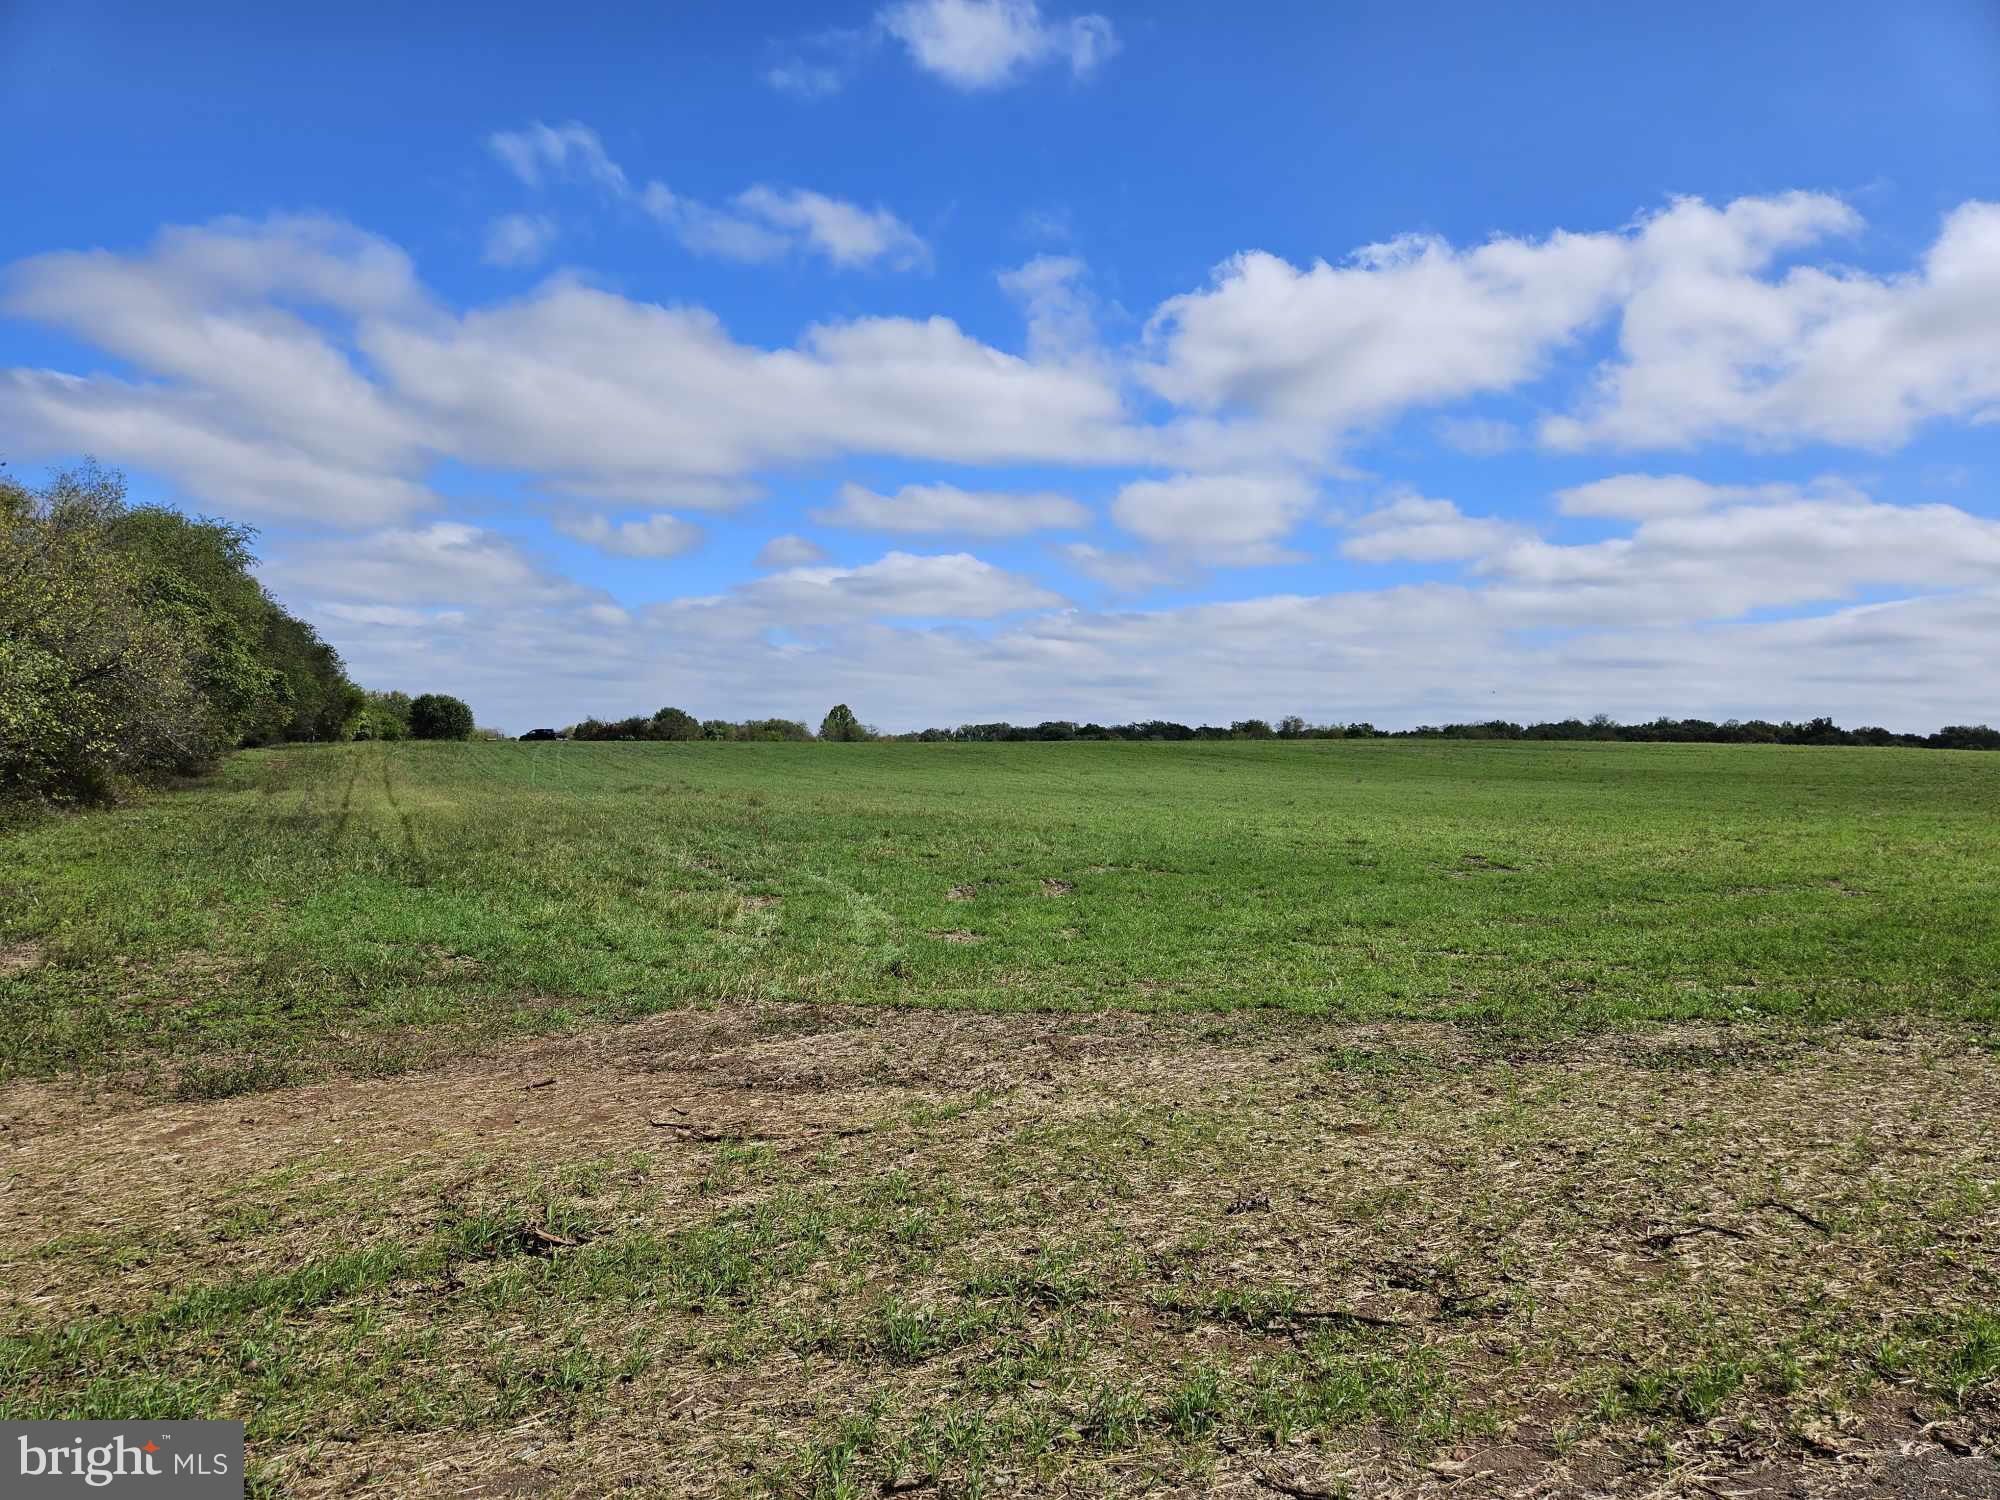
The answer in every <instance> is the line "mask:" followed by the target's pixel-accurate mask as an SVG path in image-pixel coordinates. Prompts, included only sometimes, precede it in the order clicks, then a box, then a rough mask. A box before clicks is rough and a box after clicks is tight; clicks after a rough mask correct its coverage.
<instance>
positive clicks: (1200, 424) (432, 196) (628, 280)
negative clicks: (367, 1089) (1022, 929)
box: [0, 0, 2000, 730]
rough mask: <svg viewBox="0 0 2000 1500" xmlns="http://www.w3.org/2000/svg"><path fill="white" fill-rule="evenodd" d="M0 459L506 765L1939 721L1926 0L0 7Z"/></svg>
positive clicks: (1945, 698) (1997, 196)
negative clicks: (1008, 731)
mask: <svg viewBox="0 0 2000 1500" xmlns="http://www.w3.org/2000/svg"><path fill="white" fill-rule="evenodd" d="M0 130H4V133H5V138H6V139H7V140H8V141H9V142H10V143H12V144H13V146H14V149H11V150H9V151H8V152H6V153H5V154H4V156H0V201H5V202H6V203H8V204H9V205H10V206H11V208H10V212H9V213H8V214H6V215H4V216H0V265H3V266H4V267H5V268H6V269H5V271H4V272H0V275H4V280H3V281H0V454H4V456H5V457H7V458H8V459H9V461H10V463H11V464H12V467H13V469H14V470H15V471H18V472H22V473H24V474H26V475H27V476H28V477H30V478H33V477H35V476H36V475H38V474H39V473H40V472H42V471H43V470H44V469H45V468H46V467H47V466H49V465H52V464H59V463H62V462H66V461H70V460H73V459H74V458H75V457H77V456H79V455H81V454H83V453H93V454H95V455H97V456H98V457H99V458H101V459H102V460H104V461H105V462H107V463H112V464H116V465H119V466H120V467H122V468H124V469H125V470H126V472H127V473H128V474H129V476H130V477H131V480H132V483H133V487H134V490H135V492H136V493H138V494H140V495H141V496H144V497H146V498H158V499H164V500H168V501H170V502H171V503H175V504H178V505H181V506H183V507H185V508H188V509H190V510H196V511H202V512H207V513H214V514H225V515H229V516H232V517H235V518H238V519H242V520H246V521H250V522H253V523H255V524H256V525H258V526H259V527H260V528H261V529H262V542H261V550H262V553H263V555H264V557H265V559H266V578H267V581H268V582H269V583H270V584H271V586H272V587H273V589H274V590H275V591H277V592H278V593H279V594H280V595H281V596H282V597H283V598H284V599H285V600H286V601H287V602H288V603H289V604H290V605H292V606H293V607H294V608H296V609H298V610H300V611H301V612H302V613H304V614H306V615H307V616H308V617H309V618H312V619H313V620H315V622H316V623H318V624H319V625H320V626H321V628H322V629H323V631H324V632H325V633H326V635H327V636H328V638H329V639H331V640H333V641H334V642H335V644H336V645H338V646H339V647H340V648H341V650H342V651H343V652H344V653H345V654H346V655H347V657H348V659H349V661H350V664H351V665H352V667H353V669H354V670H355V672H356V674H357V676H358V677H360V678H361V679H362V680H363V681H365V682H367V683H369V684H370V685H376V686H402V687H406V688H409V689H411V690H423V689H426V688H439V689H444V690H450V691H457V692H460V693H462V694H463V695H465V696H467V697H468V698H469V699H470V700H471V701H472V702H473V703H474V705H475V707H476V708H477V709H478V710H479V711H480V714H481V717H482V719H483V720H486V721H489V722H494V723H497V724H500V725H503V726H504V727H507V728H510V729H514V730H519V729H524V728H527V727H531V726H532V725H533V724H537V723H559V722H567V721H569V720H572V719H574V718H577V717H579V716H581V715H582V714H584V713H589V712H595V713H605V714H608V713H619V714H622V713H628V712H635V711H650V710H651V709H652V708H654V707H657V706H659V704H661V703H665V702H674V703H679V704H682V705H684V706H686V707H688V708H690V709H692V710H694V711H695V712H697V713H699V714H702V715H704V716H707V715H727V716H732V717H734V716H739V715H744V714H753V713H756V714H762V713H785V714H788V715H794V716H799V717H810V718H815V719H816V718H817V717H818V714H819V713H820V712H821V711H823V709H824V707H825V706H826V704H828V703H831V702H833V701H835V700H836V699H844V700H846V701H849V702H851V703H853V704H854V705H855V707H856V709H857V710H858V711H859V712H860V713H861V714H862V716H863V717H864V718H866V719H870V720H872V721H874V722H877V723H880V724H882V725H884V726H885V727H894V728H906V727H911V726H914V725H920V724H925V723H950V722H955V721H958V720H963V719H986V718H995V717H1013V718H1019V719H1029V720H1033V719H1038V718H1042V717H1050V716H1061V717H1076V718H1097V719H1112V718H1125V717H1131V716H1151V715H1154V714H1168V715H1172V716H1175V717H1183V718H1190V719H1203V718H1205V719H1224V718H1229V717H1241V716H1243V715H1245V714H1251V713H1256V714H1261V715H1265V716H1275V715H1277V714H1281V713H1287V712H1301V713H1304V714H1306V715H1307V716H1308V717H1312V718H1317V719H1351V718H1367V719H1371V720H1373V721H1375V722H1377V723H1382V724H1403V723H1411V722H1418V721H1425V720H1437V719H1442V718H1452V717H1464V716H1486V715H1489V714H1493V713H1506V714H1509V715H1512V716H1531V715H1542V714H1551V715H1553V714H1565V713H1572V712H1575V713H1589V712H1593V711H1597V710H1599V709H1603V710H1606V711H1609V712H1613V713H1619V714H1622V715H1648V716H1649V715H1651V714H1653V713H1657V712H1669V713H1676V714H1681V713H1699V714H1705V715H1714V716H1725V715H1729V714H1751V713H1773V714H1798V715H1807V714H1814V713H1821V712H1830V713H1834V714H1836V715H1837V716H1839V717H1842V718H1843V719H1845V720H1849V721H1864V720H1865V721H1877V722H1884V723H1889V724H1891V725H1894V726H1896V727H1912V728H1929V727H1934V726H1935V724H1937V723H1939V722H1945V721H1956V720H1966V719H1994V718H2000V668H1996V667H1995V665H1994V663H1993V658H1992V653H1991V651H1990V648H1989V646H1988V644H1987V643H1988V642H1990V640H1991V639H1993V638H1994V635H1995V631H1996V629H2000V497H1996V494H1995V489H1994V483H1995V478H1996V474H2000V467H1996V458H2000V206H1996V205H2000V151H1996V150H1995V149H1994V142H1996V141H2000V12H1996V11H1995V10H1994V8H1993V7H1992V6H1991V5H1989V4H1979V3H1963V4H1948V3H1936V4H1927V5H1915V6H1908V7H1881V6H1862V5H1832V6H1819V7H1813V8H1811V9H1810V10H1808V9H1807V8H1805V7H1784V6H1761V7H1743V6H1699V5H1696V6H1685V7H1675V8H1672V9H1671V10H1667V9H1654V10H1652V11H1648V12H1645V13H1641V10H1640V8H1635V7H1586V6H1561V7H1557V6H1549V7H1539V8H1533V9H1530V8H1526V7H1504V8H1503V7H1485V6H1470V5H1432V6H1424V5H1410V4H1398V5H1342V6H1305V5H1298V6H1268V7H1235V8H1226V9H1221V10H1218V9H1217V8H1215V7H1212V6H1194V5H1186V6H1149V7H1145V8H1143V9H1133V10H1130V11H1126V10H1121V9H1118V8H1116V7H1106V8H1104V9H1101V10H1097V9H1091V8H1088V7H1081V8H1075V9H1065V8H1061V7H1058V6H1054V5H1042V6H1037V5H1035V4H1032V3H1028V0H1011V3H1002V0H892V3H888V4H876V5H872V6H871V5H867V4H863V5H856V6H852V7H839V8H835V7H829V6H814V7H779V6H770V7H747V6H737V7H714V8H700V7H693V6H682V7H653V8H642V7H634V6H629V5H621V6H605V7H595V6H591V5H570V6H566V7H563V8H562V9H561V10H560V11H559V12H551V11H549V10H548V9H547V8H546V7H537V8H533V9H530V8H527V7H518V6H506V5H488V6H483V7H479V8H476V9H474V8H457V7H452V6H434V7H414V8H413V7H403V6H398V7H393V8H391V7H387V6H371V5H355V4H348V5H343V6H340V7H337V8H335V7H327V8H318V7H312V6H306V5H301V6H293V7H271V6H251V5H201V4H195V5H190V6H185V7H178V8H173V9H171V10H168V9H165V8H161V7H158V6H137V5H95V4H89V3H82V4H79V3H66V4H61V5H55V4H39V3H33V0H28V3H22V0H16V3H14V4H12V5H6V6H0Z"/></svg>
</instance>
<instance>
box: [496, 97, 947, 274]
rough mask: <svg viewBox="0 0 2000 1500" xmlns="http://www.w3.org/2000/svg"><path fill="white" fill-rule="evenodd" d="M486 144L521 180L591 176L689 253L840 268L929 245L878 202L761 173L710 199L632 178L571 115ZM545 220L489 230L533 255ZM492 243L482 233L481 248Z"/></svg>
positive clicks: (540, 245)
mask: <svg viewBox="0 0 2000 1500" xmlns="http://www.w3.org/2000/svg"><path fill="white" fill-rule="evenodd" d="M487 144H488V145H489V146H490V147H491V149H492V151H493V154H494V155H495V156H496V157H498V158H499V159H500V161H501V163H502V164H503V165H504V166H505V167H506V168H507V169H508V170H509V171H510V172H512V173H513V174H514V175H515V176H516V177H518V178H519V179H520V180H521V182H522V183H523V184H524V185H525V186H527V187H530V188H543V187H547V186H549V185H550V184H552V183H555V182H572V183H585V184H590V185H594V186H595V187H597V188H599V189H600V190H602V191H603V192H604V193H605V194H606V195H608V196H609V197H610V198H612V199H613V200H614V201H617V202H620V203H623V204H626V205H627V206H629V207H632V208H635V209H637V210H639V211H640V212H642V213H644V214H646V215H647V216H648V217H650V218H652V219H653V220H654V221H655V222H657V223H658V224H659V225H660V226H661V227H662V228H663V229H665V230H666V231H667V232H668V233H670V234H672V235H673V236H674V238H676V239H677V240H679V241H680V242H681V244H682V245H684V246H685V247H687V248H688V249H690V250H693V251H695V252H696V253H697V254H702V255H716V256H721V257H723V258H725V259H728V260H741V261H750V262H760V261H771V260H777V259H779V258H780V257H782V256H785V255H789V254H794V253H810V254H814V255H818V256H821V257H823V258H824V259H825V260H826V261H828V262H829V263H830V264H832V265H835V266H840V267H843V268H852V267H857V266H873V265H882V266H886V267H888V268H889V269H891V270H898V271H908V270H916V269H920V268H923V267H927V266H928V265H929V264H930V246H928V245H927V244H925V243H924V240H923V238H922V236H920V235H919V234H918V233H917V232H916V231H915V230H914V229H912V228H910V226H909V225H907V224H905V223H904V222H903V221H902V220H901V219H899V218H897V217H896V216H895V215H894V214H892V213H890V212H889V211H888V210H887V209H885V208H880V207H877V208H872V209H870V208H863V207H861V206H860V205H859V204H855V203H849V202H847V201H845V200H844V199H840V198H833V197H829V196H827V195H826V194H825V193H816V192H812V191H810V190H809V189H806V188H777V187H772V186H769V185H768V184H765V183H755V184H752V185H751V186H750V187H747V188H745V189H744V190H743V191H742V192H740V193H738V194H737V195H736V196H735V197H734V198H732V199H731V200H730V201H729V203H728V205H727V206H726V207H720V208H718V207H716V206H714V205H711V204H708V203H704V202H702V201H701V200H699V199H696V198H690V197H687V196H685V195H684V194H680V193H676V192H674V191H673V190H672V189H671V188H669V187H668V186H667V185H666V184H665V183H664V182H661V181H659V180H658V179H657V178H651V179H648V180H647V181H645V182H643V183H637V182H634V181H633V179H632V178H631V177H630V176H629V175H628V174H627V173H626V171H625V169H624V168H623V167H622V166H620V165H619V164H618V163H617V162H616V161H614V160H612V158H611V154H610V153H609V152H608V151H607V150H606V149H605V146H604V142H603V140H602V138H601V137H599V135H598V134H597V132H596V131H594V130H592V129H591V128H590V127H589V126H587V125H585V124H583V123H581V122H580V121H576V120H571V121H570V122H568V123H567V124H564V125H553V126H552V125H545V124H543V123H541V122H540V121H537V122H535V123H534V124H532V125H529V126H527V127H526V128H525V129H522V130H502V131H496V132H495V133H494V134H493V135H491V136H489V137H488V138H487ZM546 224H547V221H546V220H534V219H530V218H528V217H527V216H525V215H519V214H516V215H511V216H510V217H509V219H506V220H501V221H499V223H497V224H496V225H495V226H494V231H493V233H494V234H496V235H500V236H501V237H502V238H503V239H504V240H505V241H506V243H507V244H509V245H511V244H513V243H516V242H518V241H525V242H526V243H528V244H530V245H532V246H533V247H534V250H535V253H536V254H537V255H539V253H540V251H542V250H545V249H546V248H547V240H548V239H550V238H553V233H554V231H553V226H549V227H548V231H547V233H546V235H544V237H543V238H542V239H541V240H539V241H537V240H535V239H534V238H533V236H534V234H535V233H536V231H537V226H538V225H546ZM502 225H505V226H506V228H505V229H504V230H503V229H502V228H501V226H502ZM492 252H493V240H492V238H491V237H489V243H488V253H489V256H490V255H491V254H492ZM505 263H507V264H519V263H522V262H520V261H510V262H505Z"/></svg>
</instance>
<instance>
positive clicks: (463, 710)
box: [410, 693, 472, 740]
mask: <svg viewBox="0 0 2000 1500" xmlns="http://www.w3.org/2000/svg"><path fill="white" fill-rule="evenodd" d="M410 734H411V736H412V738H415V739H420V740H469V739H471V738H472V710H471V709H470V708H469V707H468V706H467V705H466V704H465V702H464V700H463V699H459V698H454V697H452V696H451V694H449V693H423V694H420V695H419V696H417V697H416V698H413V699H412V700H411V701H410Z"/></svg>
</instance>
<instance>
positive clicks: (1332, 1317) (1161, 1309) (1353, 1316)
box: [1143, 1302, 1410, 1328]
mask: <svg viewBox="0 0 2000 1500" xmlns="http://www.w3.org/2000/svg"><path fill="white" fill-rule="evenodd" d="M1143 1305H1144V1306H1147V1307H1150V1308H1152V1310H1153V1311H1154V1312H1156V1313H1165V1314H1167V1315H1168V1316H1169V1317H1175V1318H1188V1319H1192V1320H1193V1321H1195V1322H1200V1323H1228V1322H1233V1321H1238V1320H1236V1319H1232V1318H1231V1317H1230V1316H1229V1315H1228V1314H1227V1313H1221V1312H1217V1311H1215V1310H1214V1309H1213V1308H1206V1307H1197V1306H1195V1305H1194V1304H1193V1303H1192V1302H1148V1303H1144V1304H1143ZM1270 1321H1271V1323H1272V1324H1273V1325H1276V1326H1281V1325H1283V1324H1287V1323H1294V1324H1296V1323H1347V1324H1352V1325H1356V1326H1359V1327H1363V1328H1408V1327H1409V1326H1410V1325H1409V1324H1408V1323H1405V1322H1403V1321H1402V1320H1401V1319H1399V1318H1378V1317H1376V1316H1375V1314H1373V1313H1365V1312H1355V1311H1354V1310H1353V1309H1352V1308H1346V1307H1327V1308H1318V1307H1295V1308H1293V1309H1291V1311H1289V1312H1283V1313H1274V1314H1273V1315H1272V1317H1271V1320H1270Z"/></svg>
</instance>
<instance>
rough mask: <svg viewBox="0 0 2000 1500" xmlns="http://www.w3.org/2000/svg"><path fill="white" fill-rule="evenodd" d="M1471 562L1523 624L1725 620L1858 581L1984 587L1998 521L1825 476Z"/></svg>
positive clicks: (1830, 596) (1860, 586)
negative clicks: (1809, 483)
mask: <svg viewBox="0 0 2000 1500" xmlns="http://www.w3.org/2000/svg"><path fill="white" fill-rule="evenodd" d="M1476 571H1477V572H1478V573H1479V574H1480V575H1481V576H1483V577H1485V578H1487V579H1489V580H1491V586H1490V587H1489V588H1488V589H1487V590H1485V591H1484V592H1485V593H1486V594H1487V596H1488V597H1490V598H1492V599H1493V600H1494V601H1495V602H1496V603H1499V604H1502V605H1503V606H1505V607H1509V608H1512V609H1514V610H1517V611H1518V612H1519V614H1520V617H1521V618H1522V619H1523V621H1524V622H1527V621H1540V622H1542V623H1548V624H1568V625H1577V624H1589V623H1591V622H1593V621H1598V622H1601V621H1605V620H1621V619H1622V620H1633V619H1657V620H1673V621H1687V622H1692V621H1697V620H1724V619H1733V618H1736V617H1739V616H1742V615H1745V614H1750V613H1753V612H1755V611H1758V610H1770V609H1782V608H1792V607H1797V606H1803V605H1825V604H1828V603H1837V602H1842V601H1847V600H1851V599H1853V598H1854V597H1855V596H1856V595H1857V594H1860V593H1862V592H1864V591H1866V590H1869V589H1883V588H1887V589H1909V590H1915V591H1930V590H1939V589H1953V588H1992V587H1995V586H1996V585H2000V521H1994V520H1988V519H1986V518H1984V517H1980V516H1975V515H1972V514H1970V513H1969V512H1966V511H1963V510H1960V509H1958V508H1957V507H1955V506H1949V505H1892V504H1886V503H1884V502H1882V501H1878V500H1874V499H1871V498H1869V497H1868V496H1866V495H1864V494H1862V493H1860V492H1859V491H1856V490H1852V489H1848V488H1845V487H1833V488H1829V489H1827V490H1825V491H1822V492H1820V493H1817V494H1805V493H1801V494H1799V495H1797V496H1795V497H1793V498H1775V499H1774V498H1768V497H1764V496H1753V497H1752V498H1750V499H1748V500H1745V501H1737V502H1734V503H1725V504H1722V505H1721V506H1719V507H1715V508H1709V509H1704V510H1700V511H1696V512H1693V513H1684V514H1664V515H1660V516H1657V517H1655V518H1652V519H1648V520H1645V521H1642V522H1640V524H1639V525H1638V527H1637V528H1636V529H1635V530H1634V531H1633V532H1632V533H1631V535H1629V536H1623V537H1614V538H1611V539H1609V540H1606V541H1601V542H1592V543H1585V544H1577V545H1563V544H1558V543H1552V542H1548V541H1544V540H1541V539H1538V538H1523V539H1521V540H1517V541H1514V542H1512V543H1509V544H1508V545H1506V546H1503V547H1501V548H1499V549H1497V550H1495V551H1493V552H1492V553H1490V554H1489V555H1487V556H1485V557H1484V558H1482V559H1481V560H1480V561H1479V563H1478V564H1477V569H1476Z"/></svg>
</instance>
